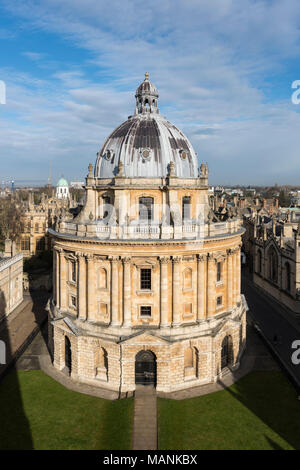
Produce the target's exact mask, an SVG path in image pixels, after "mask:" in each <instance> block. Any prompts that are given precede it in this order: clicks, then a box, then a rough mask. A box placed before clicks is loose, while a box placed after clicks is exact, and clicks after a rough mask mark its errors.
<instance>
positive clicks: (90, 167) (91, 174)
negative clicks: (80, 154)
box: [88, 163, 93, 178]
mask: <svg viewBox="0 0 300 470" xmlns="http://www.w3.org/2000/svg"><path fill="white" fill-rule="evenodd" d="M88 177H89V178H92V177H93V164H92V163H89V174H88Z"/></svg>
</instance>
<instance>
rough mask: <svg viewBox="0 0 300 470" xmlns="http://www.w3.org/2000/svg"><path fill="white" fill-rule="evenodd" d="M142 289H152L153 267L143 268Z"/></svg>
mask: <svg viewBox="0 0 300 470" xmlns="http://www.w3.org/2000/svg"><path fill="white" fill-rule="evenodd" d="M141 289H151V269H141Z"/></svg>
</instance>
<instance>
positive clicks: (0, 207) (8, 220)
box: [0, 198, 21, 241]
mask: <svg viewBox="0 0 300 470" xmlns="http://www.w3.org/2000/svg"><path fill="white" fill-rule="evenodd" d="M20 218H21V211H20V208H19V207H18V205H17V204H16V201H15V200H13V199H9V198H7V199H4V198H3V199H0V238H1V240H2V241H4V240H5V239H6V238H10V239H11V240H15V239H16V238H17V237H18V235H19V233H20V231H21V221H20Z"/></svg>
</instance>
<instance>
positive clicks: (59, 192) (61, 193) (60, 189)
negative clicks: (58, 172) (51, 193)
mask: <svg viewBox="0 0 300 470" xmlns="http://www.w3.org/2000/svg"><path fill="white" fill-rule="evenodd" d="M56 197H57V199H67V198H69V197H70V192H69V185H68V181H67V180H66V179H65V178H64V177H63V176H62V177H61V178H59V180H58V182H57V185H56Z"/></svg>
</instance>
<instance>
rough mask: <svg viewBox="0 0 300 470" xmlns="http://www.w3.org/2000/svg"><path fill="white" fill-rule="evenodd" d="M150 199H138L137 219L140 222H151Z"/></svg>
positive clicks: (151, 201)
mask: <svg viewBox="0 0 300 470" xmlns="http://www.w3.org/2000/svg"><path fill="white" fill-rule="evenodd" d="M152 207H153V198H152V197H140V199H139V218H140V220H148V221H150V220H152V212H153V211H152Z"/></svg>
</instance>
